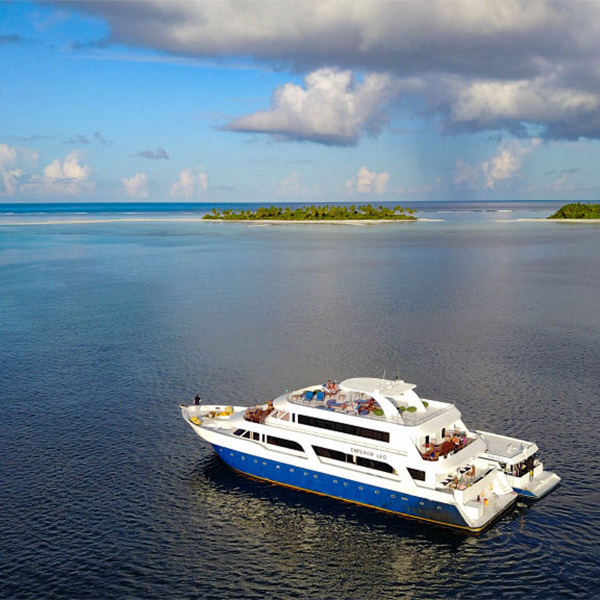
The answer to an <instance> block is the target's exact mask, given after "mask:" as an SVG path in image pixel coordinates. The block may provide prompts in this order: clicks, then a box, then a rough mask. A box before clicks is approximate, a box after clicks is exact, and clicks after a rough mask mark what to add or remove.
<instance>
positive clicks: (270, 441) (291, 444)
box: [267, 435, 304, 452]
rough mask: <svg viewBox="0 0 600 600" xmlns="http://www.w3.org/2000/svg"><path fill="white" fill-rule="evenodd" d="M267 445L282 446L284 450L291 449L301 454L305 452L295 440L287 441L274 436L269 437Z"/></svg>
mask: <svg viewBox="0 0 600 600" xmlns="http://www.w3.org/2000/svg"><path fill="white" fill-rule="evenodd" d="M267 444H272V445H273V446H281V447H282V448H289V449H290V450H299V451H300V452H304V448H303V447H302V446H301V445H300V444H299V443H298V442H294V441H293V440H286V439H284V438H280V437H275V436H274V435H268V436H267Z"/></svg>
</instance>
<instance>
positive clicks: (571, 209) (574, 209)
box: [548, 202, 600, 219]
mask: <svg viewBox="0 0 600 600" xmlns="http://www.w3.org/2000/svg"><path fill="white" fill-rule="evenodd" d="M548 219H600V204H598V203H597V204H591V203H590V204H583V203H581V202H574V203H572V204H565V205H564V206H563V207H562V208H560V209H559V210H557V211H556V212H555V213H554V214H553V215H550V216H549V217H548Z"/></svg>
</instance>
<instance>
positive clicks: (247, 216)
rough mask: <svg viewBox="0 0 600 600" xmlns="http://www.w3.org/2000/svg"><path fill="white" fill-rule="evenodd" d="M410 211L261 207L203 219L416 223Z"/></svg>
mask: <svg viewBox="0 0 600 600" xmlns="http://www.w3.org/2000/svg"><path fill="white" fill-rule="evenodd" d="M415 212H416V211H415V210H414V209H412V208H402V207H401V206H395V207H394V208H386V207H384V206H381V205H379V206H377V207H375V206H371V205H370V204H365V205H363V206H359V207H358V208H357V207H356V206H354V205H350V206H329V205H325V206H299V207H297V208H292V207H291V206H285V207H281V206H266V207H265V206H261V207H260V208H258V209H257V210H255V211H251V210H243V209H240V210H232V209H226V210H223V211H220V210H218V209H217V208H213V209H212V211H211V212H209V213H208V214H206V215H204V217H202V218H203V219H207V220H213V221H416V220H417V219H416V217H414V216H413V215H414V213H415Z"/></svg>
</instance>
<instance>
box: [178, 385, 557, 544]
mask: <svg viewBox="0 0 600 600" xmlns="http://www.w3.org/2000/svg"><path fill="white" fill-rule="evenodd" d="M415 387H416V386H415V385H414V384H411V383H406V382H405V381H402V380H387V379H377V378H352V379H346V380H345V381H342V382H341V383H340V384H339V385H337V384H335V383H331V382H328V383H327V384H326V385H314V386H309V387H306V388H302V389H298V390H294V391H292V392H286V393H285V394H282V395H281V396H279V397H278V398H275V399H274V400H272V401H268V402H266V403H264V404H261V405H258V406H254V407H250V408H248V407H246V406H225V405H215V404H213V405H204V404H200V405H195V404H193V405H189V406H188V405H183V404H182V405H181V412H182V415H183V418H184V419H185V420H186V421H187V422H188V423H189V425H190V426H191V427H192V429H193V430H194V431H195V432H196V433H197V434H198V435H199V436H200V437H201V438H203V439H204V440H206V441H207V442H208V443H209V444H211V445H212V447H213V448H214V450H215V451H216V452H217V454H218V455H219V456H220V457H221V458H222V460H223V461H225V462H226V463H227V464H228V465H229V466H231V467H232V468H234V469H236V470H238V471H241V472H242V473H245V474H247V475H250V476H253V477H257V478H260V479H264V480H268V481H271V482H274V483H279V484H282V485H286V486H290V487H294V488H298V489H302V490H305V491H309V492H315V493H318V494H323V495H327V496H332V497H334V498H339V499H341V500H346V501H350V502H355V503H358V504H362V505H366V506H370V507H374V508H378V509H382V510H385V511H389V512H393V513H397V514H399V515H402V516H405V517H411V518H415V519H420V520H423V521H429V522H432V523H437V524H441V525H445V526H450V527H455V528H459V529H462V530H465V531H468V532H472V533H478V532H481V531H483V530H484V529H486V528H487V527H489V526H490V525H491V524H492V523H493V522H494V521H495V520H496V519H498V518H499V517H500V516H501V515H502V514H503V513H504V512H505V511H507V510H508V509H509V508H510V507H511V506H512V505H513V504H514V502H515V501H516V499H517V497H518V496H517V492H516V491H515V490H514V489H513V487H518V488H519V489H520V490H525V491H527V492H531V493H532V494H536V493H540V492H541V491H542V489H541V488H539V486H536V485H535V484H533V480H534V479H535V478H536V477H537V478H538V479H539V478H540V473H542V474H543V466H542V467H541V469H542V471H540V465H541V463H539V461H538V462H537V463H536V459H535V458H533V459H531V456H533V453H531V452H530V450H532V448H533V447H529V446H527V447H525V446H523V447H522V449H521V452H520V453H519V452H516V451H515V452H512V451H510V452H508V451H507V447H508V445H509V444H512V445H513V446H514V448H515V450H516V448H517V443H518V440H514V439H512V438H504V437H502V436H493V434H489V433H484V432H477V431H470V430H469V429H468V428H467V427H466V426H465V424H464V423H463V421H462V419H461V414H460V412H459V410H458V409H457V408H456V407H455V406H454V405H453V404H448V403H444V402H438V401H434V400H423V399H421V398H420V397H419V395H418V394H417V393H416V392H415ZM507 440H510V441H507ZM524 444H527V443H524ZM501 445H503V448H504V452H500V446H501ZM533 446H535V445H533ZM519 448H520V446H519ZM535 450H537V446H535ZM509 454H510V457H509V456H508V455H509ZM521 458H522V460H523V461H525V464H526V465H527V466H528V467H529V466H531V467H532V468H533V475H530V474H529V471H528V472H527V473H526V474H525V473H524V471H523V469H521V462H517V463H515V462H514V461H516V460H517V459H518V460H521ZM515 464H518V465H519V467H518V469H517V468H515V466H514V465H515ZM536 468H537V469H538V471H537V472H536ZM522 471H523V472H522ZM527 477H530V479H529V480H527V482H525V483H527V485H525V483H524V479H526V478H527ZM554 478H556V479H557V480H558V481H559V479H558V477H557V476H556V475H554V477H553V478H552V483H554V485H556V483H558V481H556V482H555V479H554ZM545 479H546V478H545ZM519 486H520V487H519ZM542 487H543V491H544V493H547V491H550V490H549V489H548V487H549V483H548V485H546V484H544V486H542Z"/></svg>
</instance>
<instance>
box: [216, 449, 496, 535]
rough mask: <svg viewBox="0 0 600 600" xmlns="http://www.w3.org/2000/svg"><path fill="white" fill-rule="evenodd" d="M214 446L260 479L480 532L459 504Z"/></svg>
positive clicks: (234, 464)
mask: <svg viewBox="0 0 600 600" xmlns="http://www.w3.org/2000/svg"><path fill="white" fill-rule="evenodd" d="M213 448H214V449H215V451H216V452H217V454H218V455H219V457H220V458H221V459H222V460H223V461H224V462H225V463H227V464H228V465H229V466H230V467H232V468H233V469H236V470H237V471H241V472H242V473H245V474H246V475H251V476H252V477H257V478H258V479H265V480H267V481H271V482H274V483H279V484H282V485H286V486H289V487H293V488H297V489H300V490H304V491H309V492H314V493H317V494H322V495H325V496H331V497H333V498H339V499H341V500H347V501H349V502H354V503H357V504H362V505H365V506H370V507H374V508H378V509H381V510H386V511H389V512H393V513H397V514H399V515H402V516H406V517H411V518H415V519H421V520H424V521H430V522H433V523H437V524H440V525H449V526H452V527H459V528H461V529H467V530H469V531H471V532H472V531H480V530H475V529H472V528H470V527H469V526H468V525H467V523H466V522H465V520H464V518H463V517H462V515H461V514H460V512H459V511H458V509H457V508H456V506H453V505H451V504H444V503H440V502H433V501H431V500H427V499H425V498H420V497H418V496H411V495H410V494H406V493H403V492H396V491H394V490H389V489H386V488H385V487H375V486H372V485H368V484H366V483H360V482H357V481H354V480H352V479H344V478H341V477H334V476H333V475H329V474H327V473H322V472H319V471H314V470H311V469H306V468H301V467H296V466H293V465H289V464H286V463H283V462H280V461H273V460H269V459H267V458H261V457H258V456H253V455H251V454H248V453H245V452H238V451H235V450H231V449H230V448H224V447H222V446H218V445H216V444H213ZM487 525H488V524H486V527H487ZM481 529H483V528H481Z"/></svg>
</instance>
